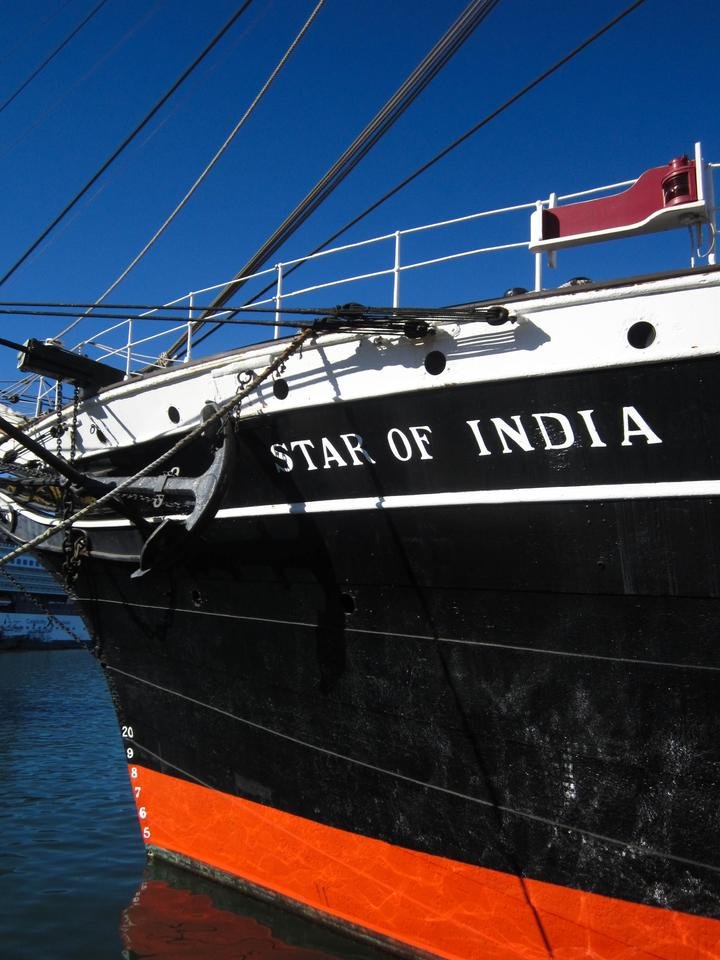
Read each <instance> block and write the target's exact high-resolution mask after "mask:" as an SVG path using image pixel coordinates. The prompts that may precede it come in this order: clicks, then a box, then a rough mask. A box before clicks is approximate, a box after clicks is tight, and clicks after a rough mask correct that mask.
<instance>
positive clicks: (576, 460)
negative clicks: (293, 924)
mask: <svg viewBox="0 0 720 960" xmlns="http://www.w3.org/2000/svg"><path fill="white" fill-rule="evenodd" d="M719 363H720V361H718V360H717V358H715V357H708V356H705V357H699V358H697V359H686V360H667V361H665V362H655V363H641V362H637V360H635V359H634V361H633V363H631V364H627V365H622V364H616V365H615V366H608V367H606V368H604V369H603V368H598V369H593V370H589V369H585V370H569V371H567V372H563V373H557V374H553V375H545V376H538V377H534V378H522V377H517V378H512V379H502V378H501V379H499V380H498V381H496V382H490V381H485V382H472V383H452V382H450V383H446V382H442V380H441V379H439V380H437V381H433V380H432V378H433V377H435V376H436V375H435V374H434V373H433V372H432V366H431V365H428V363H427V361H426V363H425V370H426V371H427V374H426V376H427V377H428V378H429V379H430V385H429V386H428V385H427V384H426V385H425V386H424V387H423V389H420V390H416V391H404V392H395V393H392V392H386V393H384V394H381V395H375V396H372V397H371V396H366V397H364V398H363V397H358V398H355V399H346V398H338V397H336V398H335V401H334V402H325V403H324V404H323V403H321V404H315V405H311V406H308V405H305V404H297V405H295V406H292V404H290V405H288V407H287V408H283V406H282V403H283V401H284V398H285V396H287V392H286V391H283V390H278V391H276V392H275V398H276V399H275V401H273V405H272V407H271V408H268V409H265V408H263V409H260V410H258V411H257V412H256V413H250V414H247V415H244V416H240V417H237V418H236V419H235V421H234V423H233V425H232V427H230V425H229V424H228V425H226V428H225V429H226V430H229V429H232V430H233V434H234V436H235V442H236V444H237V461H236V465H235V468H234V470H233V471H232V473H231V476H229V477H228V478H227V484H226V486H225V488H224V494H223V498H222V501H221V502H220V503H219V506H218V509H217V510H216V511H215V512H214V515H213V519H212V521H211V522H210V523H209V524H208V525H206V526H205V528H204V530H203V531H202V532H201V533H199V534H198V533H196V534H193V535H187V536H185V535H184V534H183V533H182V532H180V533H177V535H176V536H175V537H174V538H173V539H169V540H167V541H166V542H165V546H164V548H163V545H162V541H160V543H159V545H158V546H157V549H156V550H155V552H154V554H153V555H152V557H151V558H150V560H148V559H147V557H146V561H147V562H143V563H141V564H140V565H141V566H142V569H143V571H144V573H143V575H142V576H136V577H131V573H132V572H133V571H135V570H136V569H137V568H138V564H139V562H140V557H141V549H142V545H143V540H144V539H145V538H146V536H147V530H145V533H143V525H142V524H138V523H134V522H133V521H132V519H131V518H130V519H128V518H125V519H122V518H120V519H118V518H117V515H114V514H107V515H105V517H104V518H103V516H102V515H99V514H98V515H97V516H96V517H95V518H94V519H92V520H91V521H90V522H87V523H82V524H79V527H81V528H82V530H83V531H84V533H85V535H86V537H87V544H88V547H89V550H88V553H89V555H88V556H87V557H86V558H84V559H81V560H80V564H79V573H78V579H77V581H76V583H75V590H76V592H77V594H78V597H79V601H80V604H81V606H82V609H83V611H84V614H85V616H86V618H87V620H88V623H89V626H90V629H91V632H92V634H93V636H94V638H95V648H96V652H97V655H98V657H99V659H100V661H101V663H102V664H103V666H104V668H105V670H106V675H107V678H108V682H109V685H110V688H111V690H112V693H113V696H114V699H115V703H116V707H117V711H118V717H119V720H120V723H121V725H122V729H123V735H124V736H125V737H126V751H127V757H128V764H129V769H130V778H131V784H132V786H133V788H134V791H135V796H136V801H137V805H138V812H139V816H140V824H141V828H142V830H143V835H144V837H145V840H146V842H147V843H148V845H149V847H150V848H151V849H152V850H154V851H155V852H157V853H158V854H159V855H161V856H165V857H168V858H170V859H173V860H176V861H177V862H180V863H184V864H187V865H190V866H191V867H192V868H193V869H196V870H200V871H204V872H207V873H210V874H211V875H213V876H216V877H219V878H221V879H225V880H229V881H231V882H237V883H240V884H243V885H245V886H247V887H248V888H249V889H252V890H254V891H256V892H259V893H261V894H262V895H267V896H280V897H282V898H283V899H285V900H287V901H288V902H290V903H292V904H294V905H295V906H296V907H297V908H298V909H300V910H303V911H306V912H310V913H312V914H313V915H320V916H322V917H323V918H325V919H326V920H328V922H332V923H339V924H342V925H345V926H348V927H350V928H352V929H355V930H357V931H359V932H361V933H363V935H366V936H369V937H372V938H379V939H382V940H383V941H386V942H388V943H391V944H393V945H394V946H395V948H396V949H398V950H399V951H403V950H404V951H405V952H406V953H408V954H409V955H412V956H417V955H423V954H430V955H435V956H441V957H446V958H451V957H452V958H478V960H480V958H487V957H497V958H511V957H517V956H524V957H533V958H534V957H545V956H548V955H549V953H550V952H551V953H552V955H554V956H556V957H568V958H571V957H584V956H589V955H592V956H597V957H601V958H603V960H610V958H616V957H620V956H628V955H631V956H637V957H642V956H647V957H651V956H652V957H658V956H660V957H663V958H664V960H685V958H691V957H692V958H697V957H710V956H713V955H714V954H715V953H716V952H717V950H718V947H719V945H720V907H718V904H719V903H720V863H719V862H718V859H717V849H718V845H717V837H718V833H719V828H720V814H719V813H718V808H717V803H716V798H717V792H718V786H719V785H720V747H719V746H718V744H719V743H720V739H719V738H718V725H717V703H718V700H719V699H720V651H719V650H718V646H717V633H718V620H719V610H720V608H719V607H718V599H719V597H720V458H719V457H718V454H717V450H716V437H717V432H718V428H720V397H719V396H718V394H717V390H716V389H715V386H714V384H715V382H716V377H717V371H718V364H719ZM328 382H329V383H330V385H331V387H332V388H333V389H335V388H334V387H333V384H334V380H333V378H332V376H330V377H329V378H328ZM436 383H437V385H436ZM338 399H341V402H337V401H338ZM171 402H172V400H169V401H163V402H161V405H162V403H171ZM171 411H174V413H177V412H178V411H177V409H176V408H175V407H174V406H169V407H168V416H170V413H171ZM173 415H174V414H173ZM173 442H174V438H172V437H167V438H165V439H161V440H152V441H148V442H147V443H143V442H139V443H136V444H132V445H131V444H125V445H122V444H117V445H115V446H112V447H109V448H108V449H107V450H106V451H103V452H100V453H97V452H95V453H86V454H85V456H84V458H83V459H81V460H80V461H78V462H79V463H80V464H82V465H83V466H84V467H85V468H86V469H91V470H92V471H93V472H94V475H95V476H98V477H103V476H106V475H118V474H119V475H123V474H124V475H129V474H132V473H134V472H135V471H137V470H139V469H140V468H141V467H143V466H144V465H145V464H147V463H148V462H149V461H150V460H151V459H153V457H155V456H157V454H158V453H162V451H163V450H165V449H168V448H169V447H170V446H171V445H172V443H173ZM210 458H211V455H210V453H209V452H208V450H207V445H203V444H202V443H200V442H199V441H198V443H197V444H190V445H188V446H187V447H186V448H185V450H184V451H182V452H181V453H180V454H179V455H178V458H177V460H176V461H173V465H175V466H176V467H177V469H178V471H179V472H180V473H181V474H183V475H185V474H189V475H195V476H198V475H201V474H202V473H203V471H205V470H206V469H207V466H208V461H209V459H210ZM153 508H154V509H156V511H159V512H160V514H161V515H162V513H163V510H165V513H167V509H168V506H167V505H166V506H165V507H163V496H159V497H158V498H157V499H156V501H155V503H154V505H153ZM148 510H150V507H148ZM43 523H45V524H47V521H46V520H43V519H42V518H41V516H40V514H39V513H38V512H37V511H35V512H34V511H33V510H32V509H30V508H28V507H27V505H25V506H23V507H19V508H18V509H17V510H15V511H14V512H13V515H12V527H13V535H14V536H15V537H16V538H17V539H19V540H27V539H29V538H30V537H31V536H32V535H34V534H35V533H36V532H37V531H38V530H39V529H41V528H42V527H43ZM145 523H146V525H147V524H149V525H150V527H149V528H150V529H154V524H153V521H152V515H151V513H147V516H146V520H145ZM59 540H60V538H59V537H58V538H53V540H51V541H49V543H50V545H51V547H52V550H54V551H55V552H54V553H53V552H52V551H51V552H49V554H48V556H49V557H50V560H51V562H53V558H54V562H55V563H56V564H58V565H59V564H60V553H59V552H58V551H59V549H60V546H61V544H60V542H59ZM150 561H152V562H150Z"/></svg>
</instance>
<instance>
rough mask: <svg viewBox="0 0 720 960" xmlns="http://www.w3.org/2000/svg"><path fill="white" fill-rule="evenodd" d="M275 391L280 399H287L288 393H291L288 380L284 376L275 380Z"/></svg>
mask: <svg viewBox="0 0 720 960" xmlns="http://www.w3.org/2000/svg"><path fill="white" fill-rule="evenodd" d="M273 393H274V394H275V396H276V397H277V399H278V400H285V399H286V397H287V395H288V394H289V393H290V387H289V386H288V385H287V380H283V378H282V377H278V379H277V380H273Z"/></svg>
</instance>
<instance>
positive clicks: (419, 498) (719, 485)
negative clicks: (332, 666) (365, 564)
mask: <svg viewBox="0 0 720 960" xmlns="http://www.w3.org/2000/svg"><path fill="white" fill-rule="evenodd" d="M718 495H720V480H680V481H667V482H662V483H628V484H624V483H608V484H594V485H588V486H577V487H523V488H520V489H513V490H460V491H458V492H457V493H412V494H404V495H402V496H390V497H349V498H347V499H339V500H308V501H307V502H305V503H264V504H261V505H259V506H256V507H227V508H223V509H221V510H218V512H217V516H218V517H222V518H225V517H264V516H273V515H281V516H285V515H294V514H303V513H339V512H346V511H366V510H402V509H407V508H410V507H452V506H472V505H484V504H506V503H565V502H568V501H576V500H649V499H659V498H663V497H716V496H718Z"/></svg>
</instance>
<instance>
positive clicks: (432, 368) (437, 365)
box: [425, 350, 447, 377]
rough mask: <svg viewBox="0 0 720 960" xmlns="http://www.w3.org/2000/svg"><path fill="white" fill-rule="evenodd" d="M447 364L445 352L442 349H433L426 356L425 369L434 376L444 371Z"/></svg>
mask: <svg viewBox="0 0 720 960" xmlns="http://www.w3.org/2000/svg"><path fill="white" fill-rule="evenodd" d="M446 364H447V360H446V359H445V354H444V353H442V351H440V350H431V351H430V353H429V354H428V355H427V356H426V357H425V369H426V370H427V372H428V373H429V374H430V375H431V376H433V377H436V376H437V375H438V374H439V373H442V372H443V370H444V369H445V365H446Z"/></svg>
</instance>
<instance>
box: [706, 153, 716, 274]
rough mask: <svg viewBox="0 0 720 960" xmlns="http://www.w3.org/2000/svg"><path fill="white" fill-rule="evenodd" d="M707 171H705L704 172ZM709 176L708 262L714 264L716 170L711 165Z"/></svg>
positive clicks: (707, 185)
mask: <svg viewBox="0 0 720 960" xmlns="http://www.w3.org/2000/svg"><path fill="white" fill-rule="evenodd" d="M704 172H705V171H703V174H704ZM707 172H708V177H707V184H706V187H707V195H706V202H707V205H708V213H709V218H708V219H709V226H710V251H709V253H708V257H707V262H708V266H712V265H713V264H716V263H717V209H716V207H715V178H714V170H713V168H712V167H711V166H708V168H707Z"/></svg>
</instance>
